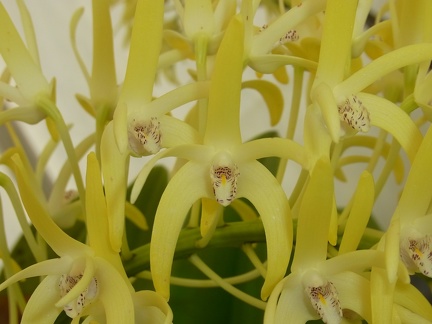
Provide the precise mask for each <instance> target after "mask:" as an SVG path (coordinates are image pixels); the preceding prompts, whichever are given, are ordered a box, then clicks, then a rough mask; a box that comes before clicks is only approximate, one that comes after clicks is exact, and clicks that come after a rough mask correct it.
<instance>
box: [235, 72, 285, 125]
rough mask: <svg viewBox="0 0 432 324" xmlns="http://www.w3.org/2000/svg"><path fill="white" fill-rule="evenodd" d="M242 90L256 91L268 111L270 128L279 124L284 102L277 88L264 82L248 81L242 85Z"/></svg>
mask: <svg viewBox="0 0 432 324" xmlns="http://www.w3.org/2000/svg"><path fill="white" fill-rule="evenodd" d="M242 88H243V89H254V90H256V91H258V92H259V93H260V94H261V96H262V97H263V99H264V101H265V102H266V105H267V108H268V110H269V113H270V124H271V126H274V125H276V124H277V123H279V121H280V118H281V116H282V112H283V106H284V100H283V97H282V93H281V91H280V89H279V87H277V86H276V85H275V84H274V83H271V82H269V81H266V80H249V81H244V82H243V83H242Z"/></svg>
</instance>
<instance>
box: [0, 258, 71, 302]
mask: <svg viewBox="0 0 432 324" xmlns="http://www.w3.org/2000/svg"><path fill="white" fill-rule="evenodd" d="M71 265H72V259H69V258H59V259H49V260H45V261H42V262H39V263H36V264H33V265H31V266H29V267H27V268H25V269H23V270H21V271H20V272H18V273H16V274H14V275H13V276H12V277H10V278H8V279H7V280H5V281H3V282H2V283H1V284H0V291H1V290H3V289H5V288H6V287H8V286H9V285H11V284H13V283H15V282H18V281H20V280H23V279H26V278H31V277H38V276H45V275H52V276H53V275H55V276H57V277H59V276H60V275H61V274H63V273H66V272H68V271H69V269H70V267H71ZM56 286H57V285H56ZM58 298H60V295H58Z"/></svg>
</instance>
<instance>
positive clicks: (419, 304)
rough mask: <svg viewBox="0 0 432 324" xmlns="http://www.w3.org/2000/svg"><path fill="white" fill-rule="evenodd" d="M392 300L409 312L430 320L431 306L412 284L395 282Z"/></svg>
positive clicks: (431, 319) (431, 317)
mask: <svg viewBox="0 0 432 324" xmlns="http://www.w3.org/2000/svg"><path fill="white" fill-rule="evenodd" d="M394 301H395V303H396V304H398V305H401V306H403V307H405V308H407V309H408V310H410V311H411V312H413V313H415V314H418V315H420V316H422V317H424V318H426V319H427V320H429V321H431V322H432V307H431V304H430V301H428V300H427V299H426V297H425V296H424V295H423V294H422V293H421V292H420V291H419V290H418V289H417V288H416V287H414V286H413V285H411V284H404V283H401V282H398V283H396V287H395V293H394Z"/></svg>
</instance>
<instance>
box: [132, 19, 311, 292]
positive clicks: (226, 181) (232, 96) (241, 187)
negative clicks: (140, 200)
mask: <svg viewBox="0 0 432 324" xmlns="http://www.w3.org/2000/svg"><path fill="white" fill-rule="evenodd" d="M242 61H243V25H242V21H241V18H238V17H236V18H234V19H233V20H232V21H231V23H230V25H229V27H228V29H227V32H226V34H225V37H224V39H223V40H222V43H221V47H220V49H219V52H218V56H217V58H216V62H215V68H214V72H213V75H212V81H211V87H210V93H209V107H208V114H207V117H208V119H207V125H206V132H205V135H204V145H195V146H186V145H185V146H177V147H175V148H173V149H172V150H171V151H168V150H167V151H166V152H167V153H168V152H170V153H171V154H173V155H178V156H180V157H182V158H187V159H189V160H190V162H188V163H187V164H186V165H184V166H183V167H182V168H181V169H180V170H179V171H178V172H177V173H176V174H175V176H174V177H173V178H172V180H171V181H170V182H169V185H168V187H167V189H166V191H165V193H164V195H163V196H162V198H161V202H163V203H162V204H160V205H159V208H158V211H157V214H156V216H155V224H154V227H153V235H152V245H151V252H150V253H151V267H152V270H153V272H154V275H153V282H154V284H155V287H156V290H157V291H159V292H160V293H161V294H162V295H164V296H166V297H168V296H169V289H168V283H169V281H168V276H169V273H170V270H171V265H170V263H169V262H167V260H166V256H172V255H173V253H174V248H175V242H176V238H177V236H178V234H179V232H180V230H181V227H182V225H183V222H184V219H185V218H186V216H187V211H188V210H189V208H190V207H191V206H192V204H193V203H194V202H195V201H196V200H197V199H199V198H212V199H215V200H216V201H217V202H218V203H219V204H220V205H222V206H228V205H229V204H230V203H231V202H232V201H233V200H234V199H236V198H240V197H245V198H247V199H249V201H250V202H251V203H252V204H253V205H254V206H255V207H256V208H257V209H258V212H259V213H260V215H261V218H262V220H263V223H264V228H265V229H266V233H267V244H268V263H269V267H268V272H267V276H266V282H265V284H264V286H263V289H262V293H261V296H262V298H264V299H265V298H267V297H268V295H269V292H270V291H271V288H272V286H273V285H274V284H275V282H277V281H278V280H279V279H281V276H282V275H283V273H284V271H285V268H286V266H287V264H288V258H289V255H290V251H291V245H292V242H291V241H292V236H291V235H292V234H291V233H292V224H291V217H290V208H289V206H288V202H287V200H286V197H285V194H284V193H283V190H282V188H281V187H280V186H279V185H278V184H277V181H276V179H275V178H274V177H273V176H272V175H271V174H270V172H269V171H268V170H266V169H265V168H264V167H263V166H262V165H261V164H259V163H258V162H257V161H256V159H257V158H260V157H265V156H269V155H281V156H284V157H289V158H291V159H294V160H297V162H299V163H300V164H301V165H302V166H303V167H305V168H307V167H308V159H307V155H306V153H305V152H304V151H303V150H302V148H301V147H300V146H296V145H294V143H291V142H288V141H284V140H278V139H269V140H261V141H259V140H257V141H252V142H249V143H245V144H242V143H241V137H240V132H239V130H240V129H239V112H238V109H239V106H240V92H239V91H240V88H241V75H242V72H243V66H242V64H241V62H242ZM227 80H229V82H227ZM220 128H223V129H224V131H223V132H222V133H221V132H220ZM265 146H267V147H265ZM268 146H272V147H271V148H269V147H268ZM280 150H286V152H285V153H279V154H278V153H276V152H278V151H279V152H280ZM272 151H273V152H274V153H273V154H272ZM144 171H146V170H144ZM142 175H143V174H142ZM138 181H139V180H138ZM138 183H140V182H136V183H135V187H134V191H135V192H136V189H137V187H136V186H137V184H138ZM138 189H139V188H138ZM132 199H134V197H133V198H132ZM172 204H175V205H176V206H177V208H176V210H172V209H171V207H170V206H171V205H172ZM277 211H279V212H277ZM277 215H278V216H277ZM203 217H204V216H203ZM218 222H219V219H218V218H217V216H216V217H215V218H213V219H209V220H207V221H206V222H204V221H203V219H202V220H201V233H202V235H203V237H205V236H207V235H208V232H209V230H210V229H211V228H213V229H214V227H215V226H216V224H217V223H218ZM167 237H169V238H170V239H169V240H167ZM272 246H274V247H275V248H274V249H273V248H272ZM272 251H274V252H276V251H277V252H278V253H277V254H274V255H272V254H271V252H272Z"/></svg>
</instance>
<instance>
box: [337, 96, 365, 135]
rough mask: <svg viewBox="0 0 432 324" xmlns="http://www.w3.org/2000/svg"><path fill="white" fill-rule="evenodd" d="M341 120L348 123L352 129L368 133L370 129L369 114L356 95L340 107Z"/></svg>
mask: <svg viewBox="0 0 432 324" xmlns="http://www.w3.org/2000/svg"><path fill="white" fill-rule="evenodd" d="M338 111H339V118H340V120H342V121H344V122H345V123H347V124H348V125H349V126H350V127H351V128H352V129H354V130H356V131H361V132H367V131H369V129H370V118H369V112H368V111H367V109H366V107H365V106H363V103H362V102H361V100H360V99H359V98H357V97H356V96H355V95H352V96H350V97H348V98H347V99H346V100H345V101H344V102H343V103H342V104H340V105H338Z"/></svg>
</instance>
